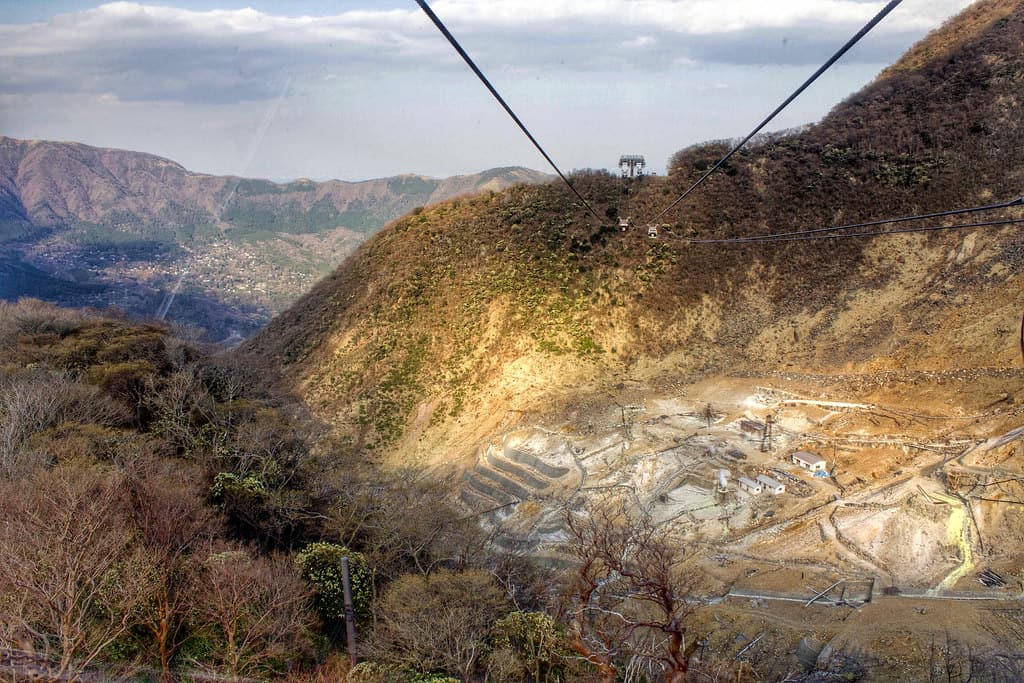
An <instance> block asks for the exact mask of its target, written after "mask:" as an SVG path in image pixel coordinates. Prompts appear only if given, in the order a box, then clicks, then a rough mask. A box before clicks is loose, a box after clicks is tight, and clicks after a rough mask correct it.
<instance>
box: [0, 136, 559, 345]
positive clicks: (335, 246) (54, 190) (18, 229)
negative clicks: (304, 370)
mask: <svg viewBox="0 0 1024 683" xmlns="http://www.w3.org/2000/svg"><path fill="white" fill-rule="evenodd" d="M548 178H549V176H547V175H545V174H542V173H538V172H536V171H531V170H529V169H523V168H520V167H504V168H498V169H490V170H487V171H483V172H481V173H477V174H466V175H460V176H453V177H450V178H428V177H426V176H421V175H416V174H404V175H401V176H394V177H390V178H378V179H371V180H366V181H358V182H348V181H341V180H332V181H326V182H314V181H310V180H306V179H298V180H295V181H291V182H288V183H274V182H272V181H269V180H262V179H252V178H242V177H238V176H215V175H210V174H205V173H194V172H191V171H188V170H187V169H185V167H184V166H182V165H181V164H179V163H177V162H174V161H172V160H169V159H166V158H164V157H160V156H157V155H152V154H146V153H140V152H131V151H127V150H117V149H109V148H100V147H93V146H90V145H85V144H82V143H57V142H50V141H45V140H34V141H33V140H28V141H24V140H16V139H14V138H9V137H0V242H3V243H5V245H6V246H7V248H8V249H9V250H11V251H12V252H14V255H16V256H18V257H19V258H20V259H21V260H22V261H23V262H24V264H26V265H29V266H31V267H34V268H37V269H40V270H42V271H45V272H47V273H48V274H49V275H51V276H53V277H56V278H61V279H64V280H67V281H68V282H69V283H71V284H72V285H73V284H74V282H75V281H78V280H82V278H84V279H85V282H84V284H88V285H90V287H89V288H86V289H88V291H85V290H83V291H82V292H81V296H75V295H74V293H73V292H72V290H71V289H68V288H67V287H59V288H57V289H59V290H60V296H58V297H57V298H55V299H54V300H55V301H56V302H58V303H63V304H67V305H92V306H103V305H108V304H112V303H113V304H117V305H119V306H121V307H123V308H126V309H127V310H128V311H129V312H131V313H134V314H136V315H153V314H155V312H156V311H157V310H158V308H160V302H161V301H162V300H164V299H165V297H168V296H169V292H170V291H171V290H172V289H173V287H174V285H175V283H176V282H177V281H178V279H179V277H180V276H181V274H182V273H185V272H188V273H190V274H191V275H190V277H188V278H187V279H186V280H185V281H184V285H185V288H186V289H185V292H183V293H184V294H186V295H187V297H186V299H184V300H186V301H190V302H193V303H195V302H199V301H205V302H207V303H209V304H210V305H211V306H212V307H213V309H212V310H213V311H219V312H210V313H209V314H207V313H202V314H199V313H194V312H193V311H192V310H190V309H189V308H187V307H185V306H181V305H179V306H173V305H172V307H171V308H170V309H169V313H170V318H171V319H174V320H177V321H179V322H184V323H190V324H196V325H199V326H201V327H204V328H206V329H207V330H208V331H209V332H210V333H211V334H212V336H214V338H221V337H226V336H229V335H230V334H232V333H242V334H243V335H244V334H248V333H251V332H252V331H253V330H255V329H257V328H258V327H259V326H260V325H261V324H262V323H263V322H265V321H266V320H267V319H268V318H269V317H270V315H271V314H272V313H273V312H274V311H277V310H280V309H281V308H283V307H284V306H285V305H287V304H288V303H290V302H291V301H292V300H294V298H295V297H297V296H298V295H299V294H300V293H301V292H302V291H304V290H305V289H306V288H308V287H309V286H310V285H311V284H312V283H313V282H314V281H315V280H316V278H318V277H319V276H321V275H323V274H324V273H326V272H329V271H330V269H331V268H333V267H334V266H335V265H337V263H339V262H340V260H341V259H342V258H343V257H344V256H345V255H346V254H347V253H349V252H350V251H351V249H352V248H353V247H354V246H355V245H356V244H358V243H359V242H361V241H362V240H363V239H365V238H366V236H367V235H369V234H372V233H373V232H375V231H376V230H378V229H380V228H381V227H383V225H385V224H386V223H387V222H388V221H390V220H392V219H393V218H395V217H397V216H399V215H401V214H403V213H405V212H407V211H409V210H410V209H412V208H414V207H416V206H423V205H428V204H430V203H433V202H437V201H440V200H442V199H446V198H450V197H454V196H459V195H463V194H467V193H473V192H486V191H494V190H499V189H501V188H503V187H507V186H508V185H510V184H512V183H516V182H545V181H547V179H548ZM33 281H35V280H33ZM96 284H103V285H106V286H105V287H101V288H97V287H94V286H92V285H96ZM22 289H23V290H24V291H23V292H22V291H21V290H17V291H19V292H21V294H22V295H29V294H32V293H33V291H32V290H30V289H29V288H27V287H25V288H22ZM50 291H51V290H50V289H47V290H45V291H44V292H42V294H41V295H42V296H43V297H44V298H45V297H46V296H47V292H50ZM53 291H56V290H53ZM111 291H118V292H120V294H118V296H117V298H116V299H114V298H112V297H111V295H110V292H111ZM125 292H127V294H126V293H125ZM171 303H172V304H173V301H171ZM199 308H200V309H202V310H204V311H205V310H207V309H208V308H209V306H206V305H202V306H199ZM221 317H224V318H226V320H224V321H220V320H219V318H221Z"/></svg>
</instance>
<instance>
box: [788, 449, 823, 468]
mask: <svg viewBox="0 0 1024 683" xmlns="http://www.w3.org/2000/svg"><path fill="white" fill-rule="evenodd" d="M792 457H793V462H794V463H795V464H797V465H799V466H800V467H803V468H804V469H805V470H807V471H808V472H824V471H825V458H823V457H821V456H820V455H818V454H817V453H811V452H810V451H797V452H796V453H794V454H793V456H792Z"/></svg>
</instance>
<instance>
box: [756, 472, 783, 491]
mask: <svg viewBox="0 0 1024 683" xmlns="http://www.w3.org/2000/svg"><path fill="white" fill-rule="evenodd" d="M757 480H758V481H759V482H761V483H762V484H764V485H765V486H767V487H768V488H770V489H777V488H779V487H780V486H782V484H780V483H779V482H777V481H775V480H774V479H772V478H771V477H769V476H768V475H767V474H759V475H757ZM783 488H785V487H783Z"/></svg>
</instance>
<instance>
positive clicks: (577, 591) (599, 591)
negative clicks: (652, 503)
mask: <svg viewBox="0 0 1024 683" xmlns="http://www.w3.org/2000/svg"><path fill="white" fill-rule="evenodd" d="M567 521H568V528H569V532H570V548H571V552H572V554H573V555H574V556H575V558H576V560H577V567H576V570H575V572H574V573H573V576H572V582H571V584H570V591H569V594H570V596H571V598H572V600H573V604H572V608H571V615H570V629H571V631H572V634H573V647H574V649H575V650H576V651H577V652H578V653H579V654H581V655H582V656H583V657H584V658H586V659H587V660H588V661H590V662H591V663H593V664H594V665H595V666H597V668H598V671H599V673H600V674H601V676H602V680H605V681H612V680H614V676H615V666H614V661H615V659H616V657H619V656H622V655H625V654H630V655H632V656H634V657H637V658H640V659H643V660H646V661H648V662H649V665H650V668H651V669H652V671H656V670H659V669H660V670H661V671H662V672H664V680H665V681H666V683H682V681H683V680H685V678H686V671H687V663H688V661H689V658H690V655H691V654H692V652H693V649H694V648H695V647H696V643H697V639H696V638H690V640H689V642H688V641H687V638H686V636H687V627H686V621H687V618H688V617H689V615H690V613H691V611H692V602H691V600H692V594H693V592H694V590H695V587H696V583H697V582H696V580H695V575H694V574H692V573H688V572H684V571H683V570H682V569H681V565H682V563H683V561H684V560H685V559H686V557H687V555H686V552H685V550H684V549H683V548H682V547H681V546H680V545H679V544H678V543H676V542H673V541H672V540H671V539H669V538H668V535H667V533H666V532H665V530H664V529H663V528H661V527H659V526H658V525H657V524H655V522H654V520H653V519H652V518H651V516H650V515H649V514H647V513H646V512H645V511H643V510H637V509H636V508H635V507H633V506H630V504H629V503H628V502H627V500H626V499H625V498H622V497H609V498H605V499H602V500H601V501H598V502H597V503H596V504H594V505H592V506H590V507H589V509H587V510H584V511H581V512H574V513H570V514H569V515H568V519H567Z"/></svg>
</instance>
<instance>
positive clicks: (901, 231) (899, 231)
mask: <svg viewBox="0 0 1024 683" xmlns="http://www.w3.org/2000/svg"><path fill="white" fill-rule="evenodd" d="M1018 223H1024V218H1004V219H1001V220H994V221H984V222H979V223H960V224H958V225H928V226H925V227H919V228H896V229H894V230H874V231H871V232H846V233H841V234H831V235H803V236H798V237H780V238H778V239H763V240H757V241H742V240H732V239H721V240H699V241H698V243H699V244H764V243H765V242H807V241H811V240H842V239H850V238H853V237H878V236H880V235H905V234H909V233H913V232H941V231H943V230H969V229H971V228H988V227H993V226H996V225H1015V224H1018ZM677 241H678V240H677ZM682 241H686V242H689V241H690V240H685V239H684V240H682Z"/></svg>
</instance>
